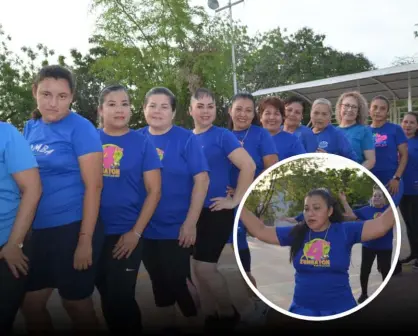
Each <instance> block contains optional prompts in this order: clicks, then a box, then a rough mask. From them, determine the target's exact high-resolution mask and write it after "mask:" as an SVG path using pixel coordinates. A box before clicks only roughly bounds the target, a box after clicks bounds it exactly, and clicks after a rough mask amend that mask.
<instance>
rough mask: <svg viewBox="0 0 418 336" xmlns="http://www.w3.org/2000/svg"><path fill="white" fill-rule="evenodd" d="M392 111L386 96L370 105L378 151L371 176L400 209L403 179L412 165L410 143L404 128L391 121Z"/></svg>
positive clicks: (373, 100) (378, 97)
mask: <svg viewBox="0 0 418 336" xmlns="http://www.w3.org/2000/svg"><path fill="white" fill-rule="evenodd" d="M389 110H390V102H389V100H388V99H387V98H386V97H384V96H377V97H375V98H373V99H372V101H371V102H370V111H369V113H370V117H371V118H372V124H371V126H370V128H371V131H372V133H373V137H374V146H375V150H376V164H375V165H374V167H373V169H372V170H371V172H372V173H373V174H374V175H375V176H376V177H377V178H378V179H379V180H380V182H382V183H383V185H385V186H386V188H387V189H388V191H389V193H390V194H391V195H392V198H393V201H394V203H395V205H396V206H398V205H399V203H400V201H401V198H402V195H403V192H404V182H403V179H402V175H403V173H404V171H405V168H406V165H407V163H408V139H407V138H406V136H405V134H404V132H403V130H402V128H401V126H399V125H397V124H394V123H391V122H389V121H387V119H388V117H389Z"/></svg>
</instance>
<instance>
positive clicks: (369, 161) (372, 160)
mask: <svg viewBox="0 0 418 336" xmlns="http://www.w3.org/2000/svg"><path fill="white" fill-rule="evenodd" d="M363 154H364V158H365V160H364V162H363V163H362V165H363V167H365V168H367V169H368V170H371V169H372V168H373V167H374V165H375V164H376V151H375V150H374V149H369V150H365V151H363Z"/></svg>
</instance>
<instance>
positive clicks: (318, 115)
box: [311, 104, 331, 131]
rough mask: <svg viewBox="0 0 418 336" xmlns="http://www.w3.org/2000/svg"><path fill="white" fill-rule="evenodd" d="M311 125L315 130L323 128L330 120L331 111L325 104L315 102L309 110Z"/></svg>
mask: <svg viewBox="0 0 418 336" xmlns="http://www.w3.org/2000/svg"><path fill="white" fill-rule="evenodd" d="M311 120H312V125H313V127H314V128H315V129H316V130H317V131H321V130H323V129H324V128H325V127H327V126H328V125H329V123H330V122H331V111H330V110H329V106H328V105H325V104H315V105H314V106H312V110H311Z"/></svg>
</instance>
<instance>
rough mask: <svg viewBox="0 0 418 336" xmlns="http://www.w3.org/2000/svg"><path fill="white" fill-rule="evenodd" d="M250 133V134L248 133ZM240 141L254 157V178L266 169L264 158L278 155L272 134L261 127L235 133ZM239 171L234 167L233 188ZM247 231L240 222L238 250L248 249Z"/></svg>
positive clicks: (232, 170)
mask: <svg viewBox="0 0 418 336" xmlns="http://www.w3.org/2000/svg"><path fill="white" fill-rule="evenodd" d="M247 131H248V133H247ZM233 133H234V134H235V136H236V137H237V139H238V140H239V141H243V143H244V149H245V150H246V151H247V152H248V154H249V155H250V156H251V157H252V159H253V160H254V162H255V165H256V170H255V174H254V178H257V177H258V175H260V173H261V172H262V171H263V170H264V169H265V168H264V161H263V158H264V157H265V156H267V155H277V149H276V145H275V144H274V141H273V137H272V136H271V135H270V133H269V132H268V131H267V130H266V129H265V128H262V127H260V126H256V125H251V127H250V128H249V129H247V130H244V131H233ZM239 172H240V171H239V169H238V168H237V167H235V166H234V165H233V166H232V169H231V186H232V187H233V188H236V186H237V182H238V175H239ZM232 242H233V239H232V233H231V236H230V237H229V240H228V243H232ZM247 248H248V242H247V230H246V229H245V226H244V225H243V224H242V222H241V221H239V224H238V249H240V250H242V249H247Z"/></svg>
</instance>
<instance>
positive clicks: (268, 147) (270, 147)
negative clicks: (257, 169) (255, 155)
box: [260, 128, 277, 157]
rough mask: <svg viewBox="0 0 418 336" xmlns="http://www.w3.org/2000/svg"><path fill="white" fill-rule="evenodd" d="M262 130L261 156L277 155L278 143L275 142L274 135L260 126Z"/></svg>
mask: <svg viewBox="0 0 418 336" xmlns="http://www.w3.org/2000/svg"><path fill="white" fill-rule="evenodd" d="M260 130H261V139H260V140H261V141H260V149H261V157H265V156H267V155H273V154H276V155H277V149H276V145H275V143H274V140H273V137H272V136H271V135H270V133H269V132H268V131H267V130H266V129H264V128H260Z"/></svg>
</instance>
